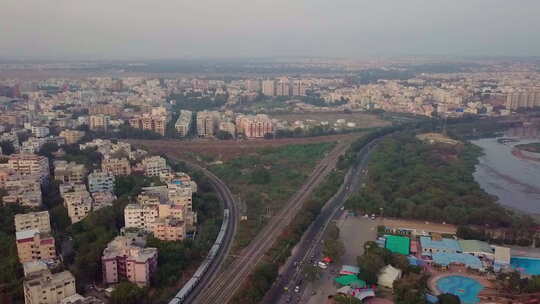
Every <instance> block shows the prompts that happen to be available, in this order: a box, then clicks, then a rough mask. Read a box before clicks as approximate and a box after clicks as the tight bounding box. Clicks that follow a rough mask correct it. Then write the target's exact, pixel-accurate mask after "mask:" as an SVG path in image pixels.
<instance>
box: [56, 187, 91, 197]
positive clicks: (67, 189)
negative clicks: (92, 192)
mask: <svg viewBox="0 0 540 304" xmlns="http://www.w3.org/2000/svg"><path fill="white" fill-rule="evenodd" d="M58 189H59V191H60V196H62V197H63V196H64V194H65V193H68V192H80V191H83V192H84V191H86V186H85V185H84V184H60V186H59V187H58Z"/></svg>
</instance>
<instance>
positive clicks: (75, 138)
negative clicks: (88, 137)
mask: <svg viewBox="0 0 540 304" xmlns="http://www.w3.org/2000/svg"><path fill="white" fill-rule="evenodd" d="M85 134H86V132H84V131H78V130H63V131H61V132H60V137H63V138H65V139H66V144H68V145H72V144H76V143H78V142H79V141H80V140H81V139H82V138H83V137H84V135H85Z"/></svg>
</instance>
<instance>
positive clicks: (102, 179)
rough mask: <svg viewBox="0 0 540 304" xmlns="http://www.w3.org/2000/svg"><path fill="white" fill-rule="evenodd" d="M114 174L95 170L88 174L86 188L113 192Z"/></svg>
mask: <svg viewBox="0 0 540 304" xmlns="http://www.w3.org/2000/svg"><path fill="white" fill-rule="evenodd" d="M114 180H115V179H114V175H113V174H112V173H111V172H106V171H101V170H96V171H94V172H92V173H90V174H88V190H89V191H90V192H91V193H94V192H113V191H114Z"/></svg>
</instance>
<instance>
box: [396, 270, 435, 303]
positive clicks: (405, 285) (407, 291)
mask: <svg viewBox="0 0 540 304" xmlns="http://www.w3.org/2000/svg"><path fill="white" fill-rule="evenodd" d="M426 291H427V277H426V276H425V275H423V274H415V273H410V274H408V275H406V276H404V277H402V278H401V279H399V280H397V281H395V282H394V300H395V302H396V304H424V303H426V298H425V294H426Z"/></svg>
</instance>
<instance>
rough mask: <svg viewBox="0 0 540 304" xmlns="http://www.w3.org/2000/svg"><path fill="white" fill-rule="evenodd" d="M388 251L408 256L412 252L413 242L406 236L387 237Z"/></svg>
mask: <svg viewBox="0 0 540 304" xmlns="http://www.w3.org/2000/svg"><path fill="white" fill-rule="evenodd" d="M385 237H386V245H385V247H386V249H388V250H390V251H392V252H394V253H400V254H404V255H408V254H409V251H410V245H411V240H410V239H409V238H408V237H405V236H398V235H386V236H385Z"/></svg>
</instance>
